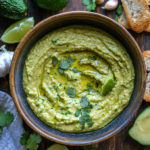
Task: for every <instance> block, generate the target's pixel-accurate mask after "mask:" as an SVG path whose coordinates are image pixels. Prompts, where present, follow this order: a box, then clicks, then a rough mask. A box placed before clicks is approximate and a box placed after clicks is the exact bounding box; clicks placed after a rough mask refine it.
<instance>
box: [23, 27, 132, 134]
mask: <svg viewBox="0 0 150 150" xmlns="http://www.w3.org/2000/svg"><path fill="white" fill-rule="evenodd" d="M134 78H135V73H134V67H133V64H132V61H131V58H130V57H129V55H128V53H127V51H126V50H125V48H124V47H123V46H122V44H121V43H120V42H119V41H117V40H116V39H115V38H114V37H112V36H111V35H109V34H108V33H106V32H104V31H102V30H100V29H97V28H94V27H91V26H82V25H73V26H68V27H64V28H60V29H58V30H55V31H53V32H51V33H49V34H47V35H46V36H44V37H43V38H42V39H40V40H39V41H38V42H37V43H36V44H35V45H34V46H33V47H32V49H31V50H30V52H29V54H28V55H27V58H26V60H25V64H24V69H23V89H24V92H25V94H26V99H27V102H28V104H29V105H30V107H31V109H32V111H33V112H34V113H35V115H36V116H37V117H38V118H39V119H40V120H41V121H43V122H44V123H45V124H46V125H48V126H50V127H52V128H55V129H57V130H60V131H63V132H74V133H76V132H78V133H79V132H88V131H93V130H97V129H100V128H102V127H104V126H106V125H107V124H108V123H109V122H111V121H112V120H114V119H115V118H116V117H117V116H118V115H119V114H120V113H121V112H122V111H123V109H124V108H125V107H127V105H128V103H129V101H130V97H131V95H132V92H133V89H134Z"/></svg>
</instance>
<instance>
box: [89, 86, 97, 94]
mask: <svg viewBox="0 0 150 150" xmlns="http://www.w3.org/2000/svg"><path fill="white" fill-rule="evenodd" d="M88 89H89V92H92V93H95V92H96V91H95V90H94V89H93V88H91V87H88Z"/></svg>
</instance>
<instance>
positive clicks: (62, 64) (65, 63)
mask: <svg viewBox="0 0 150 150" xmlns="http://www.w3.org/2000/svg"><path fill="white" fill-rule="evenodd" d="M69 67H70V64H69V63H68V61H66V60H64V59H63V60H61V61H60V64H59V68H61V69H63V70H66V69H68V68H69Z"/></svg>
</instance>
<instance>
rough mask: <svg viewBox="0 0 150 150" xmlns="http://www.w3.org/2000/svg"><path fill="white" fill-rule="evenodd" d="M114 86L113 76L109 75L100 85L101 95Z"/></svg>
mask: <svg viewBox="0 0 150 150" xmlns="http://www.w3.org/2000/svg"><path fill="white" fill-rule="evenodd" d="M114 86H115V80H114V76H113V75H112V76H111V77H109V78H108V79H107V80H106V81H105V83H104V85H103V86H102V95H105V94H106V93H108V92H109V91H111V90H112V88H113V87H114Z"/></svg>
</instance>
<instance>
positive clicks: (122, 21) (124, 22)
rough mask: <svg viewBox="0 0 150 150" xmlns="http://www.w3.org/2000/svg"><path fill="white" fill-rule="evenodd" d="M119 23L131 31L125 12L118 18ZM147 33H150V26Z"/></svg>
mask: <svg viewBox="0 0 150 150" xmlns="http://www.w3.org/2000/svg"><path fill="white" fill-rule="evenodd" d="M118 23H119V24H121V25H122V26H123V27H124V28H126V29H128V30H131V27H130V25H129V23H128V21H127V18H126V15H125V12H123V13H122V14H121V15H120V16H119V18H118ZM144 31H146V32H150V24H149V26H148V28H147V29H146V30H144Z"/></svg>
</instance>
